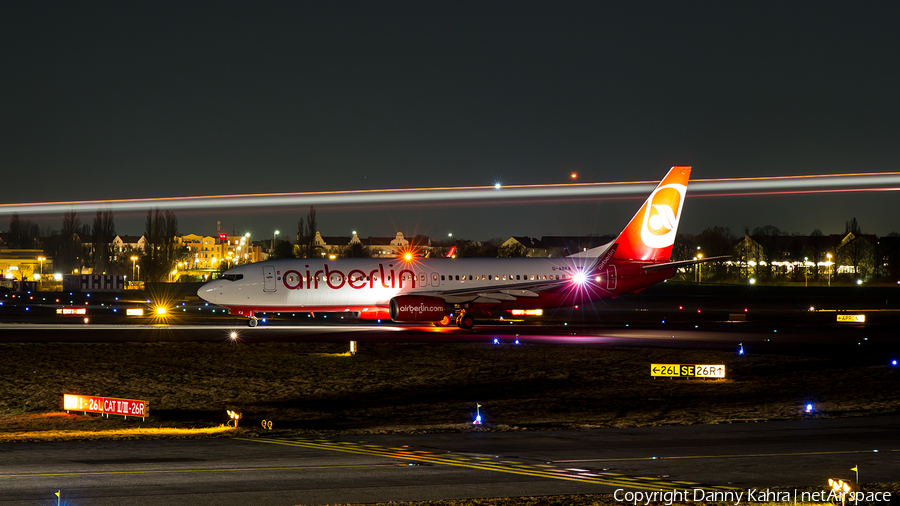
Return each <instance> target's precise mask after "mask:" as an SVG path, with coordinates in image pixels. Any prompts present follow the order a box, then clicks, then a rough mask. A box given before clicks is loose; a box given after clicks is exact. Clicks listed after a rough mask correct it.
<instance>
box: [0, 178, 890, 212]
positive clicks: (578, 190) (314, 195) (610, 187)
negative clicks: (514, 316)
mask: <svg viewBox="0 0 900 506" xmlns="http://www.w3.org/2000/svg"><path fill="white" fill-rule="evenodd" d="M657 183H658V181H628V182H611V183H558V184H536V185H503V189H502V191H497V190H496V189H495V187H494V186H461V187H436V188H395V189H382V190H346V191H320V192H296V193H255V194H238V195H202V196H188V197H161V198H141V199H110V200H82V201H62V202H32V203H7V204H0V215H9V214H12V213H19V214H49V213H63V212H67V211H81V212H93V211H96V210H97V209H108V210H114V211H146V210H148V209H151V208H155V209H222V208H224V209H234V208H240V207H287V206H327V205H346V204H352V205H365V204H409V203H417V202H427V203H429V204H432V205H433V204H436V203H440V204H451V203H457V202H460V201H479V200H482V201H494V202H496V201H503V200H508V201H521V200H530V199H533V200H539V199H540V200H547V199H552V200H576V199H585V198H596V199H598V200H602V199H605V198H621V197H641V198H643V197H645V196H646V195H647V193H648V192H650V191H652V190H653V188H655V187H656V185H657ZM898 190H900V172H879V173H860V174H822V175H810V176H779V177H754V178H726V179H695V180H692V181H691V184H690V189H689V194H690V195H692V196H707V197H727V196H742V195H745V196H750V195H785V194H803V193H845V192H861V191H898Z"/></svg>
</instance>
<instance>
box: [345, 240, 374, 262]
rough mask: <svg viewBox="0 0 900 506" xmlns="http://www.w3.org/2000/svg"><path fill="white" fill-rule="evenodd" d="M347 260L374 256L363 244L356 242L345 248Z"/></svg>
mask: <svg viewBox="0 0 900 506" xmlns="http://www.w3.org/2000/svg"><path fill="white" fill-rule="evenodd" d="M344 250H345V251H344V257H345V258H371V257H372V255H371V254H370V253H369V250H368V249H366V248H365V247H364V246H363V245H362V244H361V243H358V242H354V243H352V244H350V245H348V246H346V247H345V248H344Z"/></svg>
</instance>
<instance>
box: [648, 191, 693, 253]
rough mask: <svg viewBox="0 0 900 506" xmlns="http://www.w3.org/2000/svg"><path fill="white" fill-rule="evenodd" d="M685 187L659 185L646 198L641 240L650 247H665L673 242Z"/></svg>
mask: <svg viewBox="0 0 900 506" xmlns="http://www.w3.org/2000/svg"><path fill="white" fill-rule="evenodd" d="M685 191H687V187H686V186H685V185H681V184H667V185H665V186H660V187H659V188H657V189H656V191H654V192H653V194H652V195H650V198H649V199H647V206H646V207H645V209H644V222H643V224H642V225H641V240H642V241H643V242H644V244H646V245H647V246H649V247H651V248H665V247H667V246H671V245H672V244H674V243H675V231H676V230H677V229H678V218H679V217H680V216H681V205H682V204H683V203H684V192H685Z"/></svg>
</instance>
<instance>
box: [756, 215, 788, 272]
mask: <svg viewBox="0 0 900 506" xmlns="http://www.w3.org/2000/svg"><path fill="white" fill-rule="evenodd" d="M784 235H785V234H784V233H783V232H782V231H781V230H779V229H778V227H776V226H774V225H766V226H763V227H756V228H754V229H753V238H754V240H756V241H757V242H758V243H759V244H760V246H762V249H763V258H764V259H765V264H764V265H760V266H759V269H758V272H757V275H758V276H759V277H761V278H764V279H772V278H774V277H776V276H778V275H780V274H783V273H784V269H781V270H780V271H778V272H776V271H775V270H774V269H773V268H772V262H780V261H782V260H783V259H784V253H785V251H784Z"/></svg>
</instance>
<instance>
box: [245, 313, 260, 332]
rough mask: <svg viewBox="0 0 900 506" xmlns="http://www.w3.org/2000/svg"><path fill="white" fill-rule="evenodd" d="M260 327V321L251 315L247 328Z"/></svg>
mask: <svg viewBox="0 0 900 506" xmlns="http://www.w3.org/2000/svg"><path fill="white" fill-rule="evenodd" d="M257 325H259V319H258V318H256V317H255V316H253V313H250V318H248V319H247V326H248V327H250V328H253V327H255V326H257Z"/></svg>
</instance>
